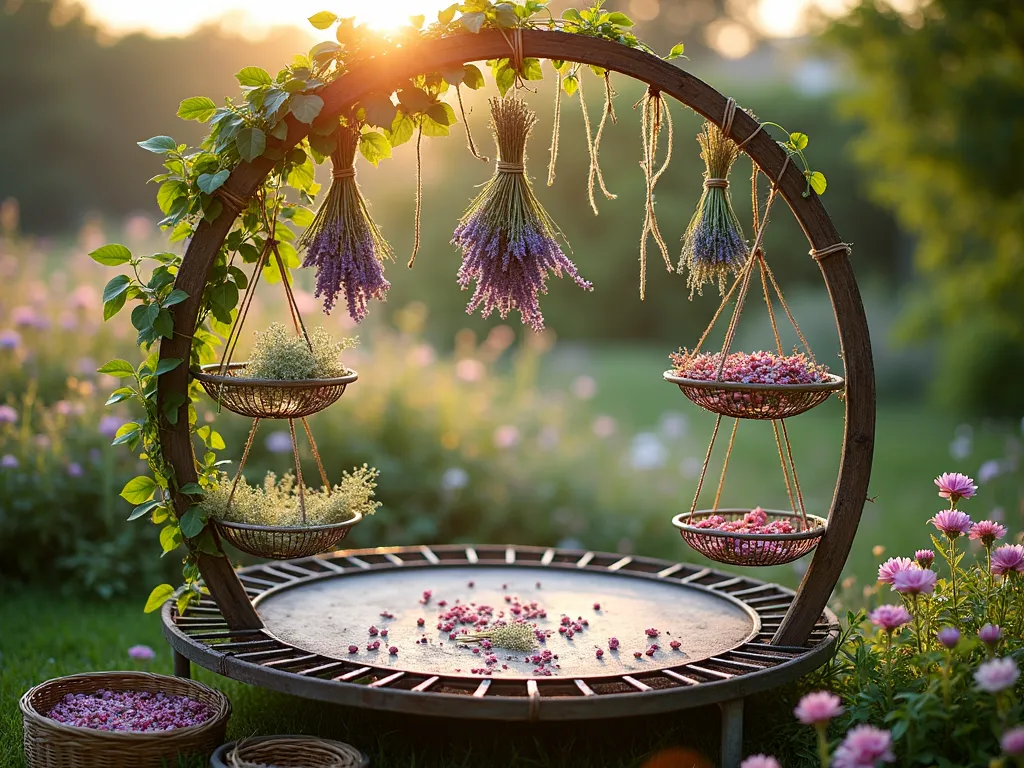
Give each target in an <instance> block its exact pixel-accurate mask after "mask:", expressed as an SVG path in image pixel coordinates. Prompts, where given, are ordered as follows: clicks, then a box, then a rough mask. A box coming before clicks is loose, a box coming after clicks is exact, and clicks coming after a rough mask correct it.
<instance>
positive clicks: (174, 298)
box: [160, 288, 188, 307]
mask: <svg viewBox="0 0 1024 768" xmlns="http://www.w3.org/2000/svg"><path fill="white" fill-rule="evenodd" d="M187 298H188V294H187V293H185V292H184V291H183V290H181V288H175V289H174V290H173V291H171V292H170V293H169V294H167V298H166V299H164V300H163V301H161V302H160V305H161V306H163V307H173V306H174V305H175V304H181V302H183V301H184V300H185V299H187Z"/></svg>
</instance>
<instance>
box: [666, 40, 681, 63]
mask: <svg viewBox="0 0 1024 768" xmlns="http://www.w3.org/2000/svg"><path fill="white" fill-rule="evenodd" d="M683 50H684V48H683V44H682V43H676V44H675V45H673V46H672V50H670V51H669V52H668V56H666V57H665V58H666V59H678V58H679V57H680V56H682V55H683Z"/></svg>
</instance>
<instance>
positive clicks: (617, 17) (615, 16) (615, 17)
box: [608, 12, 633, 27]
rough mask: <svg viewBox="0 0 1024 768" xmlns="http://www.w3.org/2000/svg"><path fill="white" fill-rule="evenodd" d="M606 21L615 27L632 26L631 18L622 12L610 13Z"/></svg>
mask: <svg viewBox="0 0 1024 768" xmlns="http://www.w3.org/2000/svg"><path fill="white" fill-rule="evenodd" d="M608 21H609V22H611V23H612V24H614V25H615V26H617V27H632V26H633V20H632V19H631V18H629V16H627V15H626V14H624V13H617V12H616V13H612V14H610V15H609V16H608Z"/></svg>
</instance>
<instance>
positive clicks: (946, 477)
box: [935, 472, 978, 505]
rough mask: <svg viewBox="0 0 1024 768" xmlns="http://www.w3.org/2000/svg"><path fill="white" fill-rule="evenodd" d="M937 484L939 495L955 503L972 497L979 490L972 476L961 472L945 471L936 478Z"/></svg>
mask: <svg viewBox="0 0 1024 768" xmlns="http://www.w3.org/2000/svg"><path fill="white" fill-rule="evenodd" d="M935 485H937V486H938V488H939V496H941V497H942V498H944V499H949V501H950V503H951V504H953V505H955V504H956V503H957V502H958V501H960V499H969V498H971V497H972V496H973V495H974V494H975V492H976V491H977V490H978V486H976V485H975V484H974V481H973V480H972V479H971V478H969V477H968V476H967V475H962V474H960V473H959V472H943V473H942V474H941V475H939V476H938V477H936V478H935Z"/></svg>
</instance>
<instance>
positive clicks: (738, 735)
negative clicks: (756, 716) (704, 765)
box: [718, 699, 743, 768]
mask: <svg viewBox="0 0 1024 768" xmlns="http://www.w3.org/2000/svg"><path fill="white" fill-rule="evenodd" d="M718 706H719V709H721V710H722V757H721V766H722V768H739V766H740V763H741V762H742V760H743V699H734V700H733V701H724V702H722V703H721V704H719V705H718Z"/></svg>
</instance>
